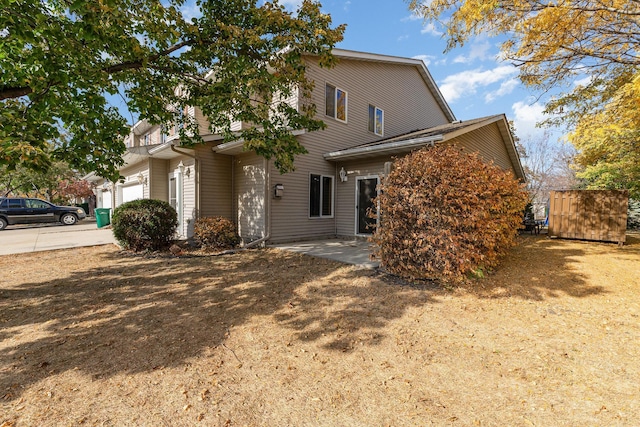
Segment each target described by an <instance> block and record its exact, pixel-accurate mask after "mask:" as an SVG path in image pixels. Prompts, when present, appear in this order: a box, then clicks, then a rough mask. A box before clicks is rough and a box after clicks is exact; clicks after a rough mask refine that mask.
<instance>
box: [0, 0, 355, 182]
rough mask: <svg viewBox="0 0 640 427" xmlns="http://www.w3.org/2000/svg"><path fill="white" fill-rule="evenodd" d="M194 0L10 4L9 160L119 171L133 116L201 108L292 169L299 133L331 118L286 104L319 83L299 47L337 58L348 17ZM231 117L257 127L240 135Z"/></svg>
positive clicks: (4, 152) (1, 65) (8, 0)
mask: <svg viewBox="0 0 640 427" xmlns="http://www.w3.org/2000/svg"><path fill="white" fill-rule="evenodd" d="M195 4H196V6H197V7H198V10H197V12H195V13H193V15H195V16H191V14H187V10H188V9H187V8H186V6H191V5H190V4H189V5H187V4H186V2H185V0H167V1H159V0H136V1H133V2H131V1H125V0H110V1H84V0H5V1H3V2H1V3H0V70H2V72H1V73H0V102H1V103H2V105H1V109H2V111H1V112H0V153H1V154H0V165H6V166H8V167H9V168H11V169H13V168H16V167H18V166H19V165H23V166H25V167H28V168H32V169H38V168H40V169H42V168H47V167H48V166H49V165H50V164H51V162H52V161H54V160H58V159H64V160H65V161H66V162H68V163H69V164H70V165H71V167H72V168H74V169H78V170H94V171H96V172H97V173H98V174H99V175H101V176H104V177H107V178H111V179H112V180H115V179H117V177H118V172H117V167H118V165H120V164H121V162H122V159H121V155H122V154H123V152H124V150H125V146H124V144H123V142H122V139H123V136H124V135H125V134H127V133H128V125H130V124H132V122H133V121H134V119H133V118H134V117H140V118H144V119H147V120H149V121H150V122H152V123H154V124H166V125H169V124H170V123H174V122H175V121H177V120H180V116H181V115H180V112H181V111H183V109H184V108H185V107H186V106H196V107H199V108H200V109H201V110H202V112H203V113H204V114H205V115H206V116H207V117H209V119H210V121H211V125H212V129H211V130H212V131H215V132H216V133H219V134H221V135H223V136H224V137H225V138H226V139H227V140H231V139H238V138H242V139H244V141H245V145H246V147H247V148H250V149H253V150H255V151H256V152H258V153H259V154H261V155H263V156H265V157H267V158H274V163H275V165H276V166H277V167H278V168H279V169H280V170H281V171H287V170H291V169H292V168H293V158H294V156H295V155H296V154H298V153H302V152H304V147H302V146H301V145H300V144H299V143H298V142H297V140H296V138H295V137H293V136H292V135H291V131H293V130H299V129H307V130H310V131H311V130H316V129H319V128H321V127H322V126H323V123H322V122H321V121H318V120H316V119H314V114H315V108H314V106H313V105H304V106H303V107H302V108H300V109H299V110H297V109H294V108H291V107H290V106H288V105H287V104H286V103H285V100H286V98H287V97H288V96H290V95H291V94H292V91H299V92H300V93H301V94H302V95H304V94H307V93H309V91H310V89H311V87H312V83H311V82H310V81H308V80H307V78H306V75H305V66H304V62H303V61H302V58H301V55H302V54H303V53H308V54H312V55H317V56H319V57H320V63H321V64H322V65H327V66H328V65H330V64H331V63H332V56H331V49H332V47H333V46H334V44H335V43H337V42H338V41H340V40H341V38H342V33H343V30H344V27H343V26H338V27H332V24H331V18H330V17H329V16H328V15H326V14H324V13H322V12H321V10H320V4H319V3H318V2H316V1H313V0H304V1H302V4H301V6H300V7H299V8H298V10H297V11H295V12H289V11H287V10H286V9H285V8H284V7H283V6H281V5H280V4H279V3H278V1H277V0H273V1H268V2H258V1H256V0H212V1H197V2H196V3H195ZM118 98H122V101H123V102H124V103H126V107H127V108H128V110H129V112H130V113H131V116H128V115H127V117H125V116H123V113H122V112H121V110H120V109H117V108H115V107H114V105H113V102H112V101H113V99H118ZM234 120H242V121H245V122H250V123H253V124H255V127H253V128H252V129H247V130H244V131H242V132H240V133H239V134H238V133H233V132H231V130H230V129H231V122H232V121H234ZM180 139H181V143H182V144H184V145H189V144H194V143H198V142H200V139H199V133H198V130H197V124H196V123H191V122H186V123H183V126H182V127H181V130H180ZM49 143H53V145H54V149H53V150H52V151H49V150H47V144H49Z"/></svg>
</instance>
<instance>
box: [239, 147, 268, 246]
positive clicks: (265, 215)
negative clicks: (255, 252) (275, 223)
mask: <svg viewBox="0 0 640 427" xmlns="http://www.w3.org/2000/svg"><path fill="white" fill-rule="evenodd" d="M264 172H265V177H264V207H265V209H264V223H265V227H266V229H267V230H266V234H265V236H264V237H262V238H260V239H258V240H254V241H253V242H251V243H248V244H246V245H245V246H244V247H245V249H249V248H253V247H256V246H258V245H261V244H262V243H265V242H266V241H267V240H269V239H270V238H271V192H270V189H271V185H270V184H271V173H270V171H269V162H268V161H267V159H264Z"/></svg>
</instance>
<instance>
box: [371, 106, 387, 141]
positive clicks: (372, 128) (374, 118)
mask: <svg viewBox="0 0 640 427" xmlns="http://www.w3.org/2000/svg"><path fill="white" fill-rule="evenodd" d="M372 109H373V117H371V112H372ZM378 112H380V115H381V116H382V120H381V122H380V133H378V126H377V124H378V122H377V118H378ZM372 119H373V121H372ZM372 124H373V126H371V125H372ZM368 128H369V132H373V133H374V134H376V135H378V136H384V110H383V109H382V108H379V107H376V106H375V105H373V104H369V123H368Z"/></svg>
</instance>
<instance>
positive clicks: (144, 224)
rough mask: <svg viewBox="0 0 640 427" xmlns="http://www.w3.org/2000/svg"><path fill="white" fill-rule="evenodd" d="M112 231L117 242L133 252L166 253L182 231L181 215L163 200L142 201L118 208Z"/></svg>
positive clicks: (112, 221) (135, 201)
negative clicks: (180, 230)
mask: <svg viewBox="0 0 640 427" xmlns="http://www.w3.org/2000/svg"><path fill="white" fill-rule="evenodd" d="M111 227H112V229H113V235H114V236H115V238H116V240H118V242H120V244H121V245H122V246H123V247H124V248H125V249H130V250H132V251H136V252H138V251H146V250H149V251H157V250H164V249H166V248H168V247H169V246H170V245H171V242H172V240H173V238H174V236H175V233H176V228H177V227H178V214H177V213H176V210H175V209H173V208H172V207H171V205H170V204H169V203H167V202H164V201H162V200H154V199H138V200H133V201H130V202H126V203H123V204H122V205H120V206H118V207H117V208H115V210H114V211H113V216H112V218H111Z"/></svg>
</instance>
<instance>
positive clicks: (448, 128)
mask: <svg viewBox="0 0 640 427" xmlns="http://www.w3.org/2000/svg"><path fill="white" fill-rule="evenodd" d="M334 55H335V56H336V57H337V58H338V59H339V62H338V64H337V65H336V66H335V67H334V68H331V69H325V68H321V67H319V66H318V63H317V59H316V58H314V57H312V56H308V57H306V58H305V60H306V61H307V63H308V69H307V73H308V74H307V77H308V78H310V79H312V80H313V81H314V82H315V88H314V90H313V93H312V99H311V102H313V103H314V104H315V105H316V107H317V110H318V117H319V118H320V119H322V120H323V121H324V122H325V123H326V125H327V128H326V129H325V130H323V131H317V132H311V133H305V132H299V133H298V134H297V138H299V141H300V142H301V143H302V145H304V147H305V148H306V149H307V150H308V154H305V155H301V156H297V157H296V159H295V167H296V170H295V171H294V172H292V173H288V174H285V175H281V174H280V173H279V172H278V170H277V169H275V168H274V166H273V164H272V162H271V161H267V160H265V159H263V158H262V157H260V156H258V155H256V154H255V153H253V152H245V151H244V150H243V144H242V142H241V141H234V142H228V143H220V142H221V141H220V138H219V137H218V136H216V135H211V134H209V133H207V132H208V131H207V123H206V119H205V118H204V117H201V114H199V111H198V110H197V109H193V108H191V109H189V111H186V112H185V113H186V114H189V115H191V116H192V117H195V118H196V119H197V120H198V121H199V122H200V123H201V132H202V135H203V137H204V139H205V141H207V143H206V144H203V145H200V146H198V147H195V148H193V149H185V148H181V147H180V146H179V140H178V139H177V137H176V136H175V135H173V134H171V130H169V132H167V134H166V135H163V134H162V132H161V129H160V128H159V127H158V126H155V127H153V126H149V125H148V124H146V123H145V122H141V123H138V124H137V125H136V126H134V128H133V130H132V134H131V135H130V136H129V137H128V138H127V144H128V146H129V147H130V148H129V151H128V153H127V154H126V155H125V157H124V160H125V166H124V167H123V168H122V169H121V175H122V176H124V177H125V179H124V181H123V182H121V183H117V184H116V185H115V186H114V185H112V184H111V183H108V182H104V180H102V179H100V178H99V177H95V176H91V177H90V179H92V180H94V181H95V182H96V183H97V184H98V190H97V192H98V194H97V196H98V207H113V206H118V205H119V204H121V203H123V202H125V201H128V200H132V199H135V198H155V199H162V200H166V201H168V202H170V203H171V204H172V205H173V206H174V207H176V210H177V211H178V216H179V222H180V226H179V234H180V235H182V236H184V237H187V236H190V235H192V233H193V229H192V228H193V227H192V226H193V221H194V220H195V218H197V217H199V216H224V217H227V218H230V219H232V220H233V221H234V222H235V223H236V224H237V226H238V231H239V233H240V236H241V237H242V238H243V240H244V241H245V242H252V241H253V242H255V241H258V242H263V241H267V240H268V241H270V242H282V241H293V240H303V239H314V238H323V237H331V236H365V235H368V234H369V233H371V228H368V227H367V224H370V223H371V222H372V221H375V220H371V219H370V218H368V217H367V215H366V210H367V209H368V208H369V207H370V206H371V199H372V198H373V197H375V196H376V194H377V191H379V183H380V180H381V178H382V177H383V176H384V174H385V173H388V172H389V170H390V168H391V165H392V162H393V159H394V158H395V157H398V156H402V155H404V154H406V153H408V152H410V151H412V150H415V149H418V148H420V147H423V146H426V145H430V144H435V143H437V144H441V143H455V144H458V145H459V146H461V147H463V148H464V150H466V151H468V152H479V153H480V155H481V157H482V158H484V159H486V160H487V161H493V162H494V163H495V164H497V165H498V166H500V167H502V168H503V169H511V170H512V171H513V172H514V174H515V176H516V177H518V178H520V179H524V172H523V170H522V166H521V164H520V159H519V157H518V154H517V152H516V149H515V145H514V142H513V138H512V136H511V133H510V131H509V126H508V123H507V120H506V118H505V116H504V115H497V116H491V117H485V118H480V119H475V120H470V121H464V122H460V121H458V120H456V118H455V116H454V115H453V113H452V111H451V109H450V108H449V106H448V105H447V103H446V101H445V100H444V98H443V96H442V94H441V93H440V91H439V90H438V88H437V86H436V84H435V82H434V80H433V78H432V77H431V75H430V74H429V71H428V70H427V68H426V66H425V65H424V63H423V62H422V61H420V60H416V59H408V58H399V57H393V56H385V55H377V54H369V53H361V52H352V51H346V50H340V49H336V50H334ZM300 101H301V100H299V99H292V100H291V102H292V104H294V105H297V103H298V102H300ZM236 125H237V126H238V129H240V126H243V125H246V124H243V123H237V124H236ZM174 134H175V132H174Z"/></svg>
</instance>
